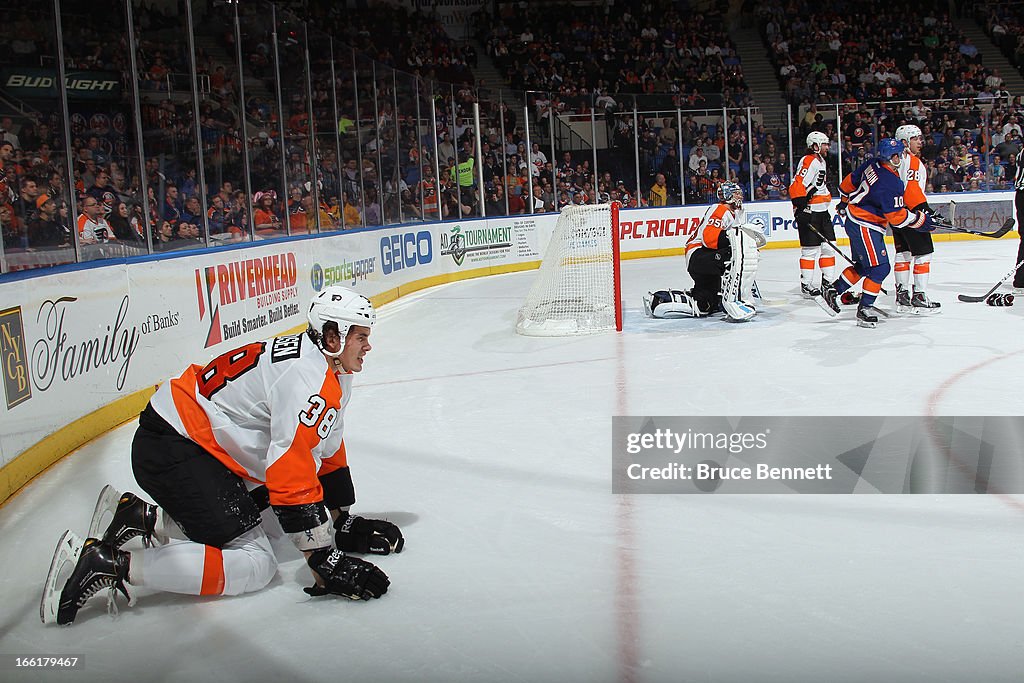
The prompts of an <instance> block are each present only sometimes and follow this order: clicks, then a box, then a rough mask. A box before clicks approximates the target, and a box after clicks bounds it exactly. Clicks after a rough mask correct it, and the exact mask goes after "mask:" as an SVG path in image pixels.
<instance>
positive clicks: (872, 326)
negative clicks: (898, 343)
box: [857, 320, 878, 330]
mask: <svg viewBox="0 0 1024 683" xmlns="http://www.w3.org/2000/svg"><path fill="white" fill-rule="evenodd" d="M857 327H864V328H866V329H869V330H873V329H875V328H876V327H878V323H873V322H871V321H870V320H858V321H857Z"/></svg>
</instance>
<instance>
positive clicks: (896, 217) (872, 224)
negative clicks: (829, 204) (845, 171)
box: [839, 159, 928, 233]
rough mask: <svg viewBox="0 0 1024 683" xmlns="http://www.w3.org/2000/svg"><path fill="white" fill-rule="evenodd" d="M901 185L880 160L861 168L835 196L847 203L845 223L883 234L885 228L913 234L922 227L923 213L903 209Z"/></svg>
mask: <svg viewBox="0 0 1024 683" xmlns="http://www.w3.org/2000/svg"><path fill="white" fill-rule="evenodd" d="M904 189H905V188H904V185H903V181H902V180H900V177H899V175H898V174H897V172H896V171H895V170H893V169H891V168H889V167H888V166H886V165H885V164H883V163H882V161H881V159H872V160H871V161H868V162H866V163H864V164H861V165H860V166H858V167H857V169H856V170H854V171H853V172H852V173H850V174H849V175H847V176H846V177H845V178H843V182H842V183H841V184H840V185H839V193H840V195H841V196H842V199H843V200H844V201H847V202H849V203H850V206H849V209H848V210H847V220H849V221H851V222H853V223H855V224H856V225H860V226H863V227H866V228H869V229H871V230H876V231H878V232H881V233H884V232H885V229H886V228H887V227H889V226H892V227H894V228H910V229H912V230H916V229H919V228H921V227H922V226H924V225H925V224H926V222H927V219H928V217H927V216H926V215H925V214H924V213H916V212H914V211H908V210H907V208H906V207H905V206H904V205H903V193H904Z"/></svg>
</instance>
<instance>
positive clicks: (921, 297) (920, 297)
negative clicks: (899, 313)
mask: <svg viewBox="0 0 1024 683" xmlns="http://www.w3.org/2000/svg"><path fill="white" fill-rule="evenodd" d="M910 306H911V309H912V310H913V312H914V313H917V314H925V315H930V314H932V313H938V312H939V308H940V307H941V306H942V304H940V303H939V302H938V301H932V300H931V299H929V298H928V295H927V294H925V293H924V292H914V296H913V297H911V299H910Z"/></svg>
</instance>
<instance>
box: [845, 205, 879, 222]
mask: <svg viewBox="0 0 1024 683" xmlns="http://www.w3.org/2000/svg"><path fill="white" fill-rule="evenodd" d="M848 210H849V212H850V215H851V216H853V217H854V218H856V219H857V220H859V221H861V222H863V223H871V224H872V225H885V219H882V218H879V217H878V216H876V215H875V214H873V213H871V212H870V211H865V210H864V209H862V208H860V207H859V206H857V205H856V204H850V208H849V209H848Z"/></svg>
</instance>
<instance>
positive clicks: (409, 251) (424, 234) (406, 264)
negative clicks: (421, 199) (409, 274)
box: [380, 230, 434, 275]
mask: <svg viewBox="0 0 1024 683" xmlns="http://www.w3.org/2000/svg"><path fill="white" fill-rule="evenodd" d="M433 258H434V244H433V241H432V240H431V237H430V231H429V230H423V231H420V232H417V233H411V232H407V233H404V234H399V235H391V236H390V237H381V238H380V266H381V270H382V271H383V272H384V274H385V275H390V274H391V272H392V271H395V270H401V269H402V268H413V267H415V266H420V265H424V264H427V263H430V262H431V261H432V260H433Z"/></svg>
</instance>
